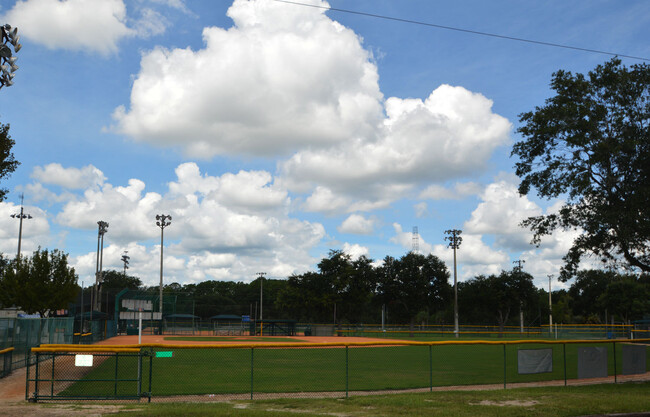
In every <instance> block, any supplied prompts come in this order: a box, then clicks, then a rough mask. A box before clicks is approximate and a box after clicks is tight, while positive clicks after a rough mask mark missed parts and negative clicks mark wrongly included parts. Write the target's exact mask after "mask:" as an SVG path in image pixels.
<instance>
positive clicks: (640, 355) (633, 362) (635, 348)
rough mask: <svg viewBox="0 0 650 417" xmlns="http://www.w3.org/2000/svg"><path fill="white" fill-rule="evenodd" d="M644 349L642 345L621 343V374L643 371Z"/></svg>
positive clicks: (644, 361) (642, 372) (644, 364)
mask: <svg viewBox="0 0 650 417" xmlns="http://www.w3.org/2000/svg"><path fill="white" fill-rule="evenodd" d="M645 350H646V347H645V346H643V345H623V375H634V374H644V373H645V366H646V354H645Z"/></svg>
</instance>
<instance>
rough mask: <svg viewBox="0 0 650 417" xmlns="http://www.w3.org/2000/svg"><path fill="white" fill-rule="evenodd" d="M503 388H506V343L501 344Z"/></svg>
mask: <svg viewBox="0 0 650 417" xmlns="http://www.w3.org/2000/svg"><path fill="white" fill-rule="evenodd" d="M503 389H506V345H505V343H504V344H503Z"/></svg>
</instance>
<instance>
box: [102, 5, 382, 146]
mask: <svg viewBox="0 0 650 417" xmlns="http://www.w3.org/2000/svg"><path fill="white" fill-rule="evenodd" d="M308 3H310V4H314V5H326V3H325V2H321V1H319V0H311V1H310V2H308ZM228 16H230V17H231V18H232V19H233V21H234V26H233V27H232V28H230V29H227V30H226V29H222V28H218V27H208V28H205V29H203V40H204V43H205V47H204V48H203V49H200V50H197V51H193V50H191V49H189V48H186V49H172V50H169V49H165V48H162V47H158V48H155V49H154V50H152V51H149V52H147V53H145V54H144V55H143V57H142V61H141V66H140V72H139V74H138V75H137V76H136V79H135V81H134V83H133V89H132V92H131V102H130V107H129V108H128V109H127V108H126V107H124V106H121V107H118V108H117V109H116V110H115V112H114V114H113V117H114V119H115V122H116V125H115V126H114V128H115V130H117V131H119V132H121V133H124V134H127V135H129V136H131V137H133V138H134V139H136V140H139V141H145V142H149V143H153V144H156V145H160V146H178V147H181V148H182V149H183V150H184V151H185V153H186V154H187V155H190V156H193V157H197V158H210V157H212V156H214V155H222V154H252V155H265V156H270V155H278V154H288V153H289V152H292V151H293V150H295V149H297V148H303V147H315V148H319V147H323V146H330V145H332V144H336V143H340V142H342V141H346V140H348V139H349V138H350V137H365V136H369V135H372V134H374V131H375V129H376V126H377V124H378V123H380V122H381V117H382V107H381V100H382V98H383V97H382V94H381V92H380V91H379V87H378V75H377V68H376V66H375V65H374V64H373V62H372V59H371V58H372V57H371V55H370V53H369V52H368V51H366V50H365V49H363V48H362V46H361V40H360V38H359V37H358V36H357V35H356V34H355V33H354V32H352V31H351V30H349V29H346V28H344V27H343V26H341V25H340V24H339V23H337V22H334V21H332V20H331V19H329V18H328V17H327V16H326V15H325V13H324V10H322V9H316V8H310V7H295V6H291V5H286V4H282V3H278V2H272V1H263V0H259V1H241V0H237V1H235V2H234V3H233V5H232V6H231V7H230V9H229V10H228Z"/></svg>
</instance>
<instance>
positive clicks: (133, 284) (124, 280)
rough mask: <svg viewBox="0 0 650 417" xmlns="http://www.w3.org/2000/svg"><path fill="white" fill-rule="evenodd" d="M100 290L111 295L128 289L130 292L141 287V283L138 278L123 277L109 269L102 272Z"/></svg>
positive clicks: (120, 273) (123, 275)
mask: <svg viewBox="0 0 650 417" xmlns="http://www.w3.org/2000/svg"><path fill="white" fill-rule="evenodd" d="M102 278H103V280H104V281H103V282H102V290H103V291H109V292H111V293H117V292H120V291H121V290H123V289H125V288H128V289H130V290H138V289H140V288H141V287H142V281H141V280H140V278H138V277H134V276H131V275H125V274H124V273H123V272H119V271H115V270H112V269H109V270H108V271H103V272H102Z"/></svg>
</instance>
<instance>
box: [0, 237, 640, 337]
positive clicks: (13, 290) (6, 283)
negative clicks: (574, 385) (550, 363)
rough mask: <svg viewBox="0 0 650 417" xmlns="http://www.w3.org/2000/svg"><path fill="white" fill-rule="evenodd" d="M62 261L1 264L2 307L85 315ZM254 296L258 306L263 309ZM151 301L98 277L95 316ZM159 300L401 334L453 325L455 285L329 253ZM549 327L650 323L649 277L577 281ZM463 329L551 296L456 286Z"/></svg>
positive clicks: (532, 315)
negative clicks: (295, 269)
mask: <svg viewBox="0 0 650 417" xmlns="http://www.w3.org/2000/svg"><path fill="white" fill-rule="evenodd" d="M77 281H78V279H77V276H76V273H75V271H74V268H71V267H69V266H68V264H67V256H66V255H65V254H63V253H61V252H59V251H57V250H54V251H51V252H50V251H47V250H40V249H39V250H37V251H36V252H34V254H33V256H32V257H21V258H20V260H19V261H15V260H13V261H9V260H7V259H6V258H5V257H3V256H2V255H0V306H4V307H10V306H13V305H16V306H20V307H22V309H23V310H25V311H26V312H28V313H40V314H41V315H42V316H46V315H47V314H50V315H51V314H52V313H53V311H55V310H60V309H68V310H69V311H70V314H78V313H79V312H80V311H81V305H84V306H85V307H84V310H85V311H88V309H89V306H90V292H91V290H92V287H88V288H85V289H84V290H83V291H82V288H81V287H80V286H79V285H78V283H77ZM260 286H262V290H263V297H262V303H261V304H260ZM125 288H126V289H131V290H137V291H141V292H145V293H146V292H151V293H152V296H157V294H158V291H159V287H158V286H151V287H147V286H145V285H143V284H142V281H141V279H140V278H138V277H137V276H133V275H126V274H125V273H123V272H119V271H115V270H108V271H105V272H104V273H103V283H102V294H103V297H102V299H101V305H102V307H101V311H102V312H104V313H108V314H109V316H110V317H112V315H113V313H114V309H115V296H116V294H117V293H119V292H120V291H122V290H123V289H125ZM163 292H164V294H165V296H166V297H170V296H176V297H175V299H177V300H178V301H177V303H178V304H177V306H176V311H175V312H177V313H185V314H194V315H196V316H199V317H201V318H203V319H207V318H209V317H211V316H214V315H222V314H228V315H250V316H252V317H253V318H255V317H259V313H260V310H261V307H263V311H264V317H265V318H267V319H294V320H298V321H300V322H308V323H336V324H369V323H381V321H382V319H383V320H384V321H385V323H387V324H402V325H405V324H406V325H416V324H417V325H420V324H425V325H438V324H447V325H449V324H453V321H454V318H453V314H454V313H453V285H452V283H450V273H449V270H448V269H447V267H446V265H445V264H444V263H443V262H442V261H441V260H440V259H439V258H437V257H436V256H434V255H431V254H430V255H422V254H418V253H414V252H409V253H407V254H405V255H404V256H402V257H400V258H393V257H391V256H387V257H385V258H384V259H383V261H382V262H380V263H376V262H374V261H373V260H372V259H369V258H367V257H365V256H361V257H359V258H356V259H353V258H352V257H351V256H350V255H349V254H346V253H344V252H342V251H339V250H332V251H330V252H329V254H328V256H327V257H325V258H323V259H321V261H320V262H319V263H318V265H317V270H315V271H309V272H305V273H303V274H295V275H291V276H289V277H287V278H286V279H268V278H257V279H256V280H254V281H252V282H249V283H245V282H239V281H214V280H207V281H203V282H200V283H196V284H185V285H181V284H179V283H171V284H168V285H165V286H164V287H163ZM552 299H553V305H552V315H553V321H554V322H555V323H594V324H595V323H605V322H611V321H612V320H615V321H616V322H618V323H620V322H625V323H628V322H631V321H633V320H638V319H642V318H647V317H648V315H650V276H649V275H647V274H640V275H634V274H622V273H619V272H616V271H607V270H583V271H579V272H578V273H577V275H576V277H575V280H574V282H573V283H572V285H571V286H570V287H569V288H568V289H561V290H556V291H553V293H552ZM458 306H459V312H460V313H459V316H460V322H461V324H474V325H491V326H495V325H498V326H500V327H501V328H503V327H505V326H508V325H519V319H520V314H523V317H524V323H525V325H526V326H538V325H542V324H548V316H549V313H550V312H551V311H550V310H549V305H548V292H547V291H546V290H545V289H542V288H537V287H535V285H534V284H533V277H532V275H530V274H529V273H527V272H525V271H524V270H523V269H522V268H513V269H512V270H510V271H502V272H501V273H499V274H491V275H478V276H475V277H473V278H471V279H469V280H466V281H462V282H459V283H458Z"/></svg>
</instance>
